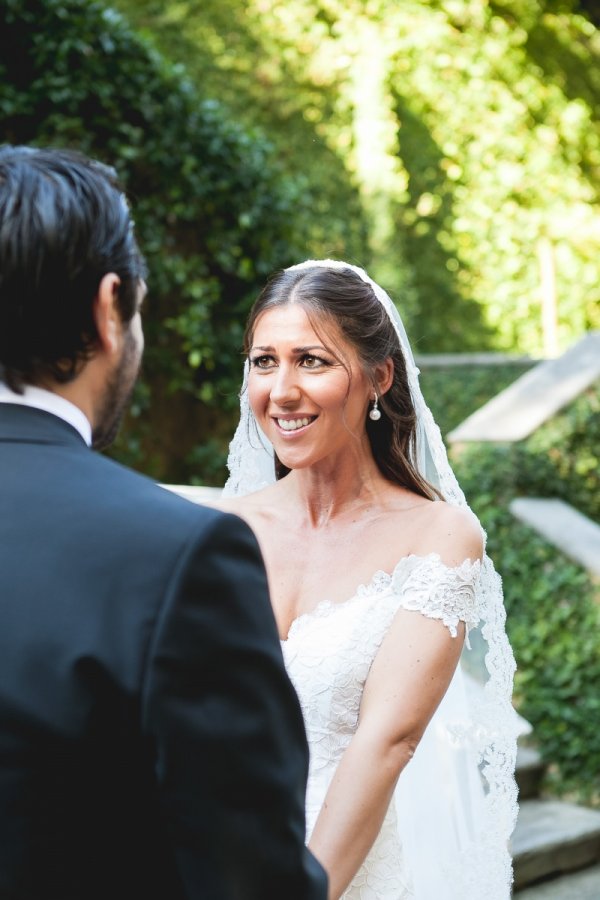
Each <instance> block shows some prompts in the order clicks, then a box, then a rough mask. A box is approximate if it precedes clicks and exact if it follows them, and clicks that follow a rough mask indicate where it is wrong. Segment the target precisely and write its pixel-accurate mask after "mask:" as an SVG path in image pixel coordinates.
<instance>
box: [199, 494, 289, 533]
mask: <svg viewBox="0 0 600 900" xmlns="http://www.w3.org/2000/svg"><path fill="white" fill-rule="evenodd" d="M275 487H276V485H269V487H266V488H263V489H262V490H260V491H255V492H254V493H253V494H246V495H245V496H243V497H222V496H221V497H214V498H211V499H210V502H209V503H208V504H207V505H208V506H214V507H215V508H216V509H220V510H221V511H222V512H228V513H233V514H234V515H236V516H239V517H240V518H241V519H244V520H245V521H246V522H247V523H248V524H249V525H251V526H252V527H254V528H256V527H257V525H258V524H259V522H261V521H262V520H264V519H265V518H267V517H269V513H270V510H272V509H273V505H274V502H275V500H274V497H273V494H274V493H275V490H274V489H275Z"/></svg>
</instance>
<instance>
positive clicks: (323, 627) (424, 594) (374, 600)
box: [282, 554, 479, 900]
mask: <svg viewBox="0 0 600 900" xmlns="http://www.w3.org/2000/svg"><path fill="white" fill-rule="evenodd" d="M478 570H479V563H478V562H476V563H470V562H469V561H466V562H465V563H463V564H462V565H461V566H459V567H456V568H449V567H447V566H446V565H444V564H443V563H442V562H441V560H440V558H439V557H438V556H437V555H435V554H430V555H429V556H426V557H417V556H409V557H405V558H403V559H402V560H400V562H399V563H398V565H397V566H396V568H395V569H394V571H393V572H392V573H390V574H388V573H384V572H377V573H376V574H375V575H374V577H373V579H372V580H371V582H370V583H369V584H368V585H361V586H360V587H358V589H357V591H356V593H355V594H354V595H353V596H352V597H351V598H349V599H348V600H346V601H345V602H343V603H330V602H328V601H327V600H322V601H321V602H319V603H318V605H317V606H316V607H315V608H314V610H313V611H312V612H310V613H308V614H306V615H302V616H300V617H299V618H298V619H296V620H295V621H294V622H293V624H292V626H291V629H290V632H289V635H288V637H287V639H286V640H285V641H283V642H282V648H283V654H284V659H285V663H286V667H287V670H288V673H289V675H290V677H291V679H292V682H293V684H294V686H295V688H296V690H297V692H298V696H299V698H300V704H301V706H302V711H303V715H304V721H305V725H306V731H307V736H308V742H309V747H310V769H309V780H308V788H307V801H306V818H307V833H308V836H309V837H310V834H311V832H312V829H313V828H314V825H315V821H316V818H317V816H318V814H319V810H320V809H321V806H322V804H323V800H324V798H325V794H326V792H327V789H328V786H329V784H330V781H331V779H332V777H333V775H334V773H335V770H336V767H337V765H338V763H339V761H340V759H341V757H342V755H343V753H344V751H345V750H346V748H347V747H348V745H349V744H350V742H351V740H352V737H353V735H354V733H355V731H356V729H357V725H358V719H359V712H360V704H361V698H362V693H363V688H364V685H365V681H366V679H367V676H368V674H369V670H370V667H371V664H372V662H373V659H374V658H375V655H376V653H377V651H378V649H379V647H380V645H381V643H382V641H383V639H384V637H385V634H386V632H387V631H388V629H389V627H390V624H391V622H392V620H393V618H394V616H395V614H396V613H397V612H398V610H399V609H407V610H413V611H416V612H420V613H422V614H423V615H425V616H428V617H430V618H436V619H439V620H440V621H442V622H443V623H444V624H445V625H446V626H447V627H448V629H449V630H450V632H451V634H452V635H453V636H456V635H457V628H458V624H459V621H464V622H466V624H467V626H473V625H476V624H477V610H476V608H475V591H474V585H475V582H476V580H477V576H478ZM418 753H419V749H418V750H417V754H418ZM410 765H412V763H409V766H410ZM406 771H408V767H407V770H406ZM402 777H403V776H402V775H401V779H400V780H402ZM401 835H402V830H401V828H399V827H398V812H397V804H395V803H392V804H390V807H389V809H388V812H387V815H386V817H385V820H384V823H383V826H382V828H381V831H380V833H379V836H378V838H377V840H376V841H375V844H374V845H373V847H372V849H371V851H370V853H369V855H368V856H367V859H366V860H365V862H364V864H363V866H362V867H361V869H360V870H359V872H358V873H357V875H356V876H355V878H354V879H353V881H352V883H351V885H350V886H349V888H348V890H347V891H346V893H345V894H344V900H405V898H409V897H415V896H418V894H417V893H415V892H414V890H415V889H414V885H413V878H412V874H411V870H412V864H411V859H410V858H409V853H410V851H409V849H408V848H407V847H405V846H403V844H404V841H403V839H402V837H401ZM438 900H442V898H441V897H440V898H438ZM478 900H479V898H478Z"/></svg>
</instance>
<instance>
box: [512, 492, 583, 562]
mask: <svg viewBox="0 0 600 900" xmlns="http://www.w3.org/2000/svg"><path fill="white" fill-rule="evenodd" d="M510 511H511V513H512V514H513V516H515V517H516V518H517V519H519V520H520V521H521V522H524V523H525V524H526V525H529V526H530V528H533V529H534V530H535V531H537V532H538V534H541V535H542V537H543V538H545V539H546V540H547V541H549V542H550V543H551V544H554V546H555V547H558V549H559V550H562V552H563V553H565V554H566V555H567V556H570V557H571V559H573V560H575V562H577V563H579V565H580V566H583V568H584V569H587V570H588V571H589V572H591V573H592V574H593V575H598V576H600V525H598V524H597V523H596V522H593V521H592V520H591V519H588V518H587V516H584V515H583V514H582V513H580V512H579V511H578V510H576V509H574V508H573V507H572V506H570V505H569V504H568V503H565V502H564V500H557V499H556V498H537V497H535V498H534V497H517V498H516V499H515V500H513V501H512V502H511V504H510Z"/></svg>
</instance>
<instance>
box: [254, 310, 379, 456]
mask: <svg viewBox="0 0 600 900" xmlns="http://www.w3.org/2000/svg"><path fill="white" fill-rule="evenodd" d="M313 319H314V317H313ZM314 321H315V324H316V327H317V329H318V333H317V331H315V329H314V328H313V326H312V325H311V322H310V319H309V317H308V316H307V314H306V312H305V311H304V309H303V308H302V306H300V305H298V304H287V305H285V306H278V307H274V308H273V309H269V310H266V311H265V312H264V313H262V315H261V316H260V317H259V319H258V320H257V323H256V327H255V330H254V335H253V340H252V348H251V350H250V377H249V381H248V397H249V401H250V405H251V407H252V411H253V413H254V416H255V418H256V420H257V422H258V423H259V425H260V426H261V428H262V430H263V431H264V433H265V435H266V436H267V437H268V438H269V440H270V441H271V443H272V444H273V448H274V450H275V452H276V454H277V456H278V457H279V459H280V460H281V462H282V463H283V464H284V465H285V466H287V467H288V468H290V469H295V468H305V467H306V466H310V465H314V464H317V463H318V462H320V461H322V460H323V459H325V458H327V457H329V456H330V455H331V454H336V453H338V452H340V451H343V450H344V449H347V448H352V449H353V450H354V451H356V450H358V449H360V448H361V447H364V446H365V442H366V441H367V437H366V428H365V422H366V416H367V410H368V406H369V400H370V399H372V397H373V388H372V386H371V385H370V383H369V382H368V379H367V377H366V376H365V374H364V372H363V370H362V368H361V366H360V363H359V360H358V357H357V354H356V352H355V350H354V349H353V347H352V346H351V345H350V344H348V342H347V341H345V340H344V339H343V338H342V336H341V334H340V332H339V330H338V329H337V328H336V327H335V326H334V325H331V323H329V322H319V321H318V320H316V319H314Z"/></svg>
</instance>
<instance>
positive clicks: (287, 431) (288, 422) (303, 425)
mask: <svg viewBox="0 0 600 900" xmlns="http://www.w3.org/2000/svg"><path fill="white" fill-rule="evenodd" d="M316 418H317V416H305V415H295V416H271V419H272V420H273V422H274V423H275V427H276V428H277V431H278V432H279V434H282V435H285V436H286V437H289V436H290V435H296V434H303V433H304V432H305V431H306V430H307V428H310V426H311V425H312V423H313V422H314V421H315V419H316Z"/></svg>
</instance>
